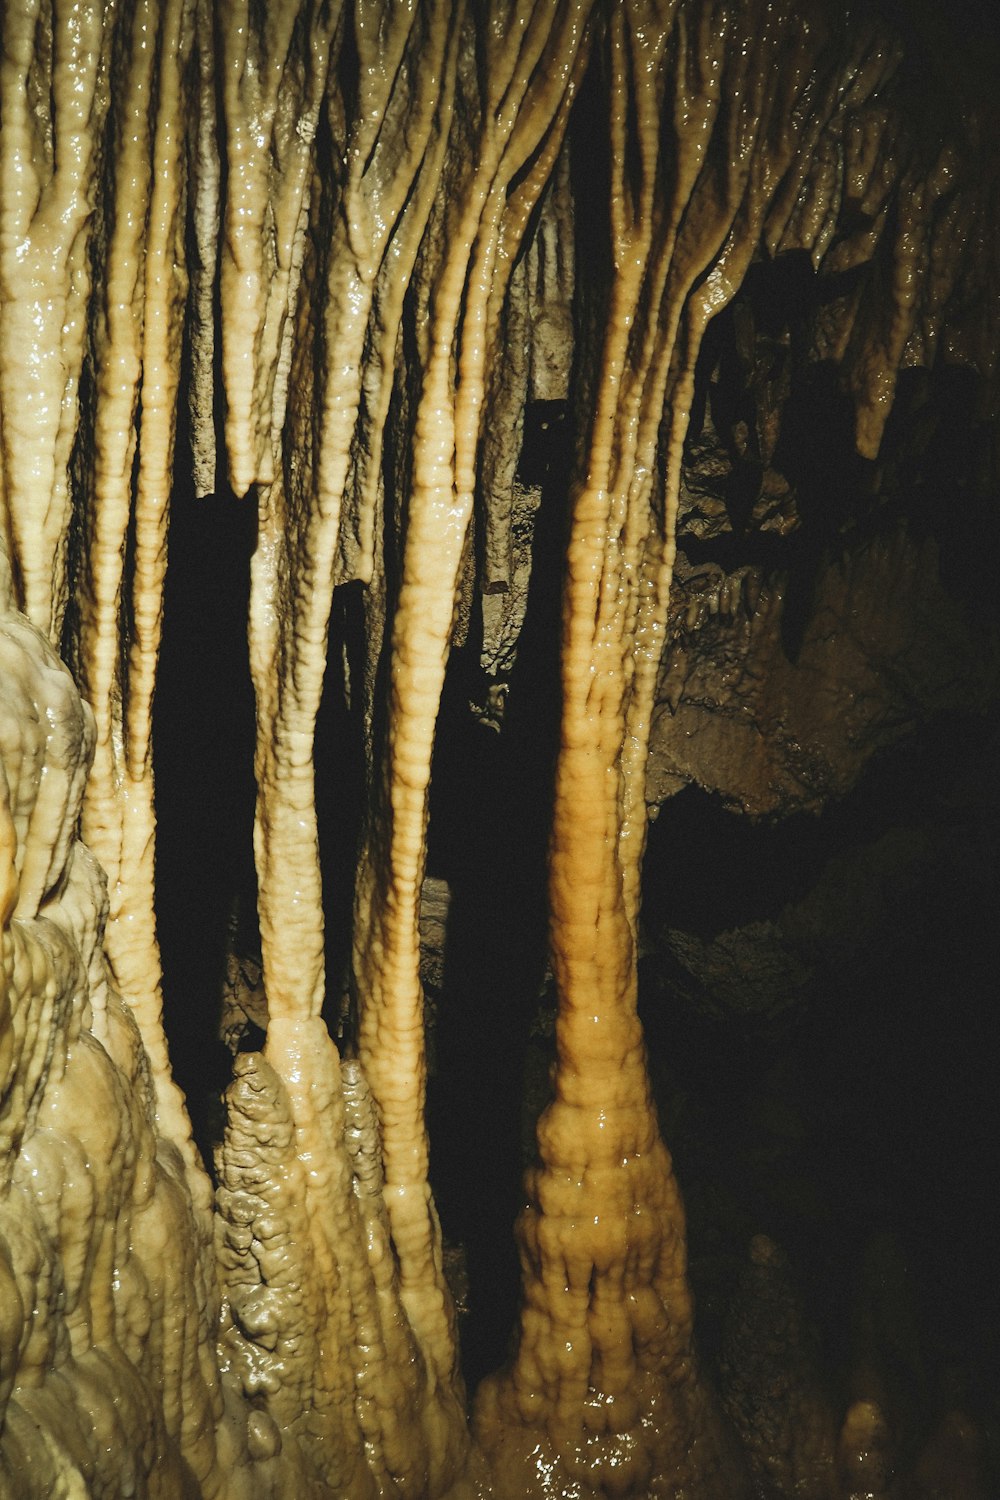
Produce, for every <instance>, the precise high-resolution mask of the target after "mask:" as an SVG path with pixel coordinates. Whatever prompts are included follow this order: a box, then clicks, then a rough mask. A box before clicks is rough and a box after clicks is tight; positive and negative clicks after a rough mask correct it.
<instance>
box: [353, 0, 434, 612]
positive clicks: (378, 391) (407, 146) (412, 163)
mask: <svg viewBox="0 0 1000 1500" xmlns="http://www.w3.org/2000/svg"><path fill="white" fill-rule="evenodd" d="M463 16H464V7H463V6H462V5H452V4H451V0H438V3H437V4H436V5H435V6H434V7H433V8H432V9H431V10H429V12H428V14H427V17H426V22H425V26H426V30H425V39H424V40H423V42H422V44H421V45H420V47H419V48H418V49H416V50H411V54H410V56H409V58H408V60H407V64H406V65H407V66H408V67H409V69H410V71H411V73H412V72H414V71H415V72H416V90H417V91H416V95H415V98H414V102H413V105H412V107H411V111H410V125H409V129H408V130H407V132H406V133H405V135H404V136H403V137H402V139H398V138H397V140H396V141H395V142H394V143H393V147H392V148H390V153H389V159H388V160H387V161H386V162H384V163H380V164H379V168H380V170H379V178H378V180H377V182H376V184H375V192H374V194H373V197H372V203H371V211H372V213H373V215H374V218H375V221H376V223H380V224H394V225H396V228H395V230H394V232H393V234H392V237H391V238H390V240H389V241H388V244H387V245H386V247H385V251H384V254H383V256H382V262H381V265H380V267H379V271H378V276H377V279H376V283H375V287H374V289H373V292H372V316H371V323H370V336H371V342H370V346H369V348H368V351H367V354H366V358H365V382H364V385H365V408H366V411H365V419H366V420H365V426H364V428H363V429H362V428H361V426H360V425H359V428H358V438H359V446H361V447H362V451H363V452H364V454H365V461H364V464H363V465H362V466H360V468H356V470H355V475H354V485H355V497H354V504H353V506H352V507H351V511H350V513H349V514H342V516H341V527H340V536H339V539H338V548H339V551H340V559H339V563H338V568H337V581H338V582H340V581H343V580H346V579H348V578H357V579H360V580H361V582H363V583H366V584H370V583H371V582H372V581H373V579H374V578H375V574H376V569H377V568H378V567H379V566H380V564H381V558H380V557H379V555H378V554H379V545H378V542H379V538H378V537H377V536H376V512H377V507H378V491H379V485H380V483H381V462H382V452H383V441H384V435H385V425H386V419H387V417H388V414H389V402H390V399H391V396H392V387H393V374H394V370H395V365H396V359H397V355H398V350H399V334H400V328H401V324H402V316H403V301H404V298H405V296H406V293H407V291H408V289H409V286H410V282H411V278H412V276H413V270H414V265H415V263H416V260H417V256H418V253H419V250H420V244H421V240H422V239H423V236H424V232H425V230H426V228H427V223H428V219H429V218H430V216H431V213H432V210H433V206H434V200H435V198H436V197H437V195H438V193H439V191H440V187H441V180H442V168H443V164H444V160H445V153H446V151H447V146H448V133H449V127H450V124H451V118H452V109H453V107H454V91H455V73H456V60H457V50H458V47H459V45H460V40H461V29H462V21H463ZM368 45H369V46H370V45H371V44H370V43H368ZM397 87H398V85H397ZM411 87H412V84H411Z"/></svg>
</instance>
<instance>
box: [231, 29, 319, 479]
mask: <svg viewBox="0 0 1000 1500" xmlns="http://www.w3.org/2000/svg"><path fill="white" fill-rule="evenodd" d="M339 18H340V6H339V5H338V4H333V5H329V6H317V5H314V4H312V3H311V0H278V3H275V4H271V5H268V6H266V7H265V8H264V10H263V13H262V19H261V23H260V28H261V29H260V30H259V31H258V21H257V18H256V17H255V16H253V15H252V14H251V7H250V5H249V4H248V3H247V0H226V3H225V4H224V5H223V6H222V7H221V10H220V15H219V18H218V27H219V33H220V38H221V41H220V54H221V55H220V58H219V65H218V76H219V79H220V83H221V93H222V102H223V115H224V120H225V148H226V157H227V164H228V174H227V187H226V202H225V209H224V223H223V239H222V247H221V257H220V287H221V299H222V306H223V309H224V311H223V317H222V378H223V384H224V388H225V395H226V417H225V431H226V450H227V454H228V458H229V472H230V480H231V483H232V487H233V489H234V490H235V492H236V494H238V495H243V494H245V493H246V491H247V490H248V489H249V488H250V486H251V485H252V484H254V483H265V484H266V483H269V482H270V481H271V480H272V479H273V478H274V477H275V459H276V452H275V442H274V439H275V435H276V434H277V433H280V429H281V424H282V415H283V413H282V410H281V407H282V405H283V396H284V390H285V385H284V382H283V381H282V379H281V378H280V367H281V359H280V355H281V351H282V349H283V347H284V345H285V335H286V327H287V321H288V318H289V315H290V312H291V309H292V307H293V306H294V301H295V295H296V291H297V286H298V269H299V265H300V259H299V256H298V254H297V249H298V246H297V241H298V239H299V235H300V233H301V231H302V228H303V212H304V209H305V208H306V205H307V201H308V190H309V183H310V177H311V173H312V169H313V162H314V157H315V151H314V141H315V135H316V128H317V123H318V120H319V113H320V109H321V107H322V102H323V97H324V93H325V90H326V82H327V76H328V72H329V66H330V56H331V44H332V42H333V38H334V34H335V32H336V28H337V25H338V21H339ZM206 31H207V28H206ZM297 35H298V41H297V43H296V36H297ZM303 39H304V40H303ZM295 45H297V46H298V47H299V48H301V55H298V54H295V55H293V51H292V49H293V46H295ZM276 395H277V397H278V409H276V408H275V405H274V402H275V397H276Z"/></svg>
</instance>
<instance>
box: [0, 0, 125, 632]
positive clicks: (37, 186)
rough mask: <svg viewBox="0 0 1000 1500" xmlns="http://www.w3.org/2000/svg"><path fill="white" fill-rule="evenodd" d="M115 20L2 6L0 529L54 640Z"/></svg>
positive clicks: (33, 614) (59, 7) (25, 599)
mask: <svg viewBox="0 0 1000 1500" xmlns="http://www.w3.org/2000/svg"><path fill="white" fill-rule="evenodd" d="M117 12H118V7H117V5H116V4H115V3H114V0H84V3H74V0H52V3H51V4H45V3H43V0H10V3H8V4H6V5H5V6H4V8H3V14H2V19H0V27H2V46H3V51H2V60H0V91H2V95H3V131H2V134H0V412H2V418H0V421H2V430H0V442H2V447H3V463H2V473H3V482H4V488H3V491H2V493H0V529H2V530H3V531H4V532H5V533H6V534H7V536H8V537H9V539H10V544H11V549H12V561H13V562H14V564H15V566H16V576H17V586H18V599H19V602H20V604H21V605H22V606H23V608H24V609H25V610H26V611H27V613H28V615H29V618H31V619H32V620H33V621H34V623H35V624H37V625H38V627H39V629H41V630H44V631H45V633H46V634H47V635H48V636H49V639H50V640H52V641H55V642H58V640H59V638H60V634H61V631H62V620H63V614H64V612H65V608H66V599H67V580H66V548H67V540H68V536H69V521H70V507H71V500H70V491H69V478H68V467H69V460H70V455H71V452H72V447H73V441H74V438H75V436H76V424H77V388H78V385H79V378H80V369H81V364H82V360H83V350H84V339H85V335H86V312H87V300H88V296H89V292H90V269H89V263H88V257H87V247H88V238H89V234H88V231H89V227H90V220H91V213H92V207H93V194H94V173H95V169H96V162H97V151H98V143H99V141H100V137H101V132H102V128H103V122H104V119H105V116H106V113H107V109H108V100H109V92H108V76H107V75H108V67H109V60H110V55H111V46H112V39H113V37H114V32H115V23H116V19H117ZM39 40H40V41H41V45H40V46H36V44H37V43H38V41H39Z"/></svg>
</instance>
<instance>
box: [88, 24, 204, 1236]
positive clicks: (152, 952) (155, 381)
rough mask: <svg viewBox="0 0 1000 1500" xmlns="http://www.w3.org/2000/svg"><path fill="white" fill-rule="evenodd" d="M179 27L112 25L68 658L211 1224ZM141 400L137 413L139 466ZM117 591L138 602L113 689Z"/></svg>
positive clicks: (146, 1035) (122, 982)
mask: <svg viewBox="0 0 1000 1500" xmlns="http://www.w3.org/2000/svg"><path fill="white" fill-rule="evenodd" d="M189 20H190V15H189V7H188V6H187V5H186V4H185V3H183V0H171V3H168V4H166V5H164V6H162V7H161V6H160V5H159V4H150V3H141V4H139V5H138V6H137V7H136V10H135V12H134V13H133V14H132V15H131V16H129V17H126V18H124V19H123V21H122V24H123V25H127V26H128V27H129V41H128V44H127V45H126V47H125V48H124V49H123V57H124V66H123V68H122V74H123V77H122V79H121V80H120V82H121V86H122V87H123V88H124V90H125V94H126V97H125V100H124V101H122V103H121V105H120V110H121V118H122V119H123V120H124V121H125V122H126V123H125V128H124V129H123V130H122V131H121V132H120V135H119V138H118V139H117V140H116V142H115V146H116V147H117V150H115V148H114V147H113V148H112V154H111V158H110V160H109V161H108V162H107V163H106V166H105V170H106V171H109V172H112V173H113V174H114V181H115V188H116V192H115V197H114V218H113V225H112V226H109V240H108V244H107V248H106V252H105V254H104V256H103V259H104V265H105V280H104V284H103V286H102V287H101V290H100V296H101V302H100V304H99V312H98V315H97V317H96V319H95V320H94V321H95V349H94V364H95V374H96V392H95V395H96V399H95V403H94V428H93V438H92V447H93V469H92V472H91V474H89V475H88V477H87V481H86V486H85V489H86V490H87V491H89V493H87V494H86V498H85V500H84V503H85V505H86V506H87V516H88V525H87V527H86V556H85V561H84V562H83V565H82V575H81V577H80V579H79V583H78V589H77V599H78V607H79V616H78V620H77V621H76V623H75V639H74V641H73V643H72V648H71V649H72V655H73V657H74V660H75V663H76V667H77V672H78V676H79V680H80V685H81V689H82V691H83V692H84V693H85V695H86V697H87V699H88V701H89V702H90V703H91V704H92V705H93V707H94V712H95V717H96V721H97V746H96V753H95V760H94V765H93V768H92V774H91V779H90V782H89V784H88V791H87V797H86V800H85V804H84V816H83V828H84V834H85V837H86V839H87V841H88V843H89V845H90V847H91V848H92V849H93V850H94V852H95V853H96V854H97V856H98V858H99V859H100V860H101V863H102V865H103V866H104V868H105V870H106V871H107V873H108V878H109V884H110V901H111V914H110V922H109V926H108V930H107V934H106V939H105V946H106V953H107V956H108V958H109V960H110V963H111V965H112V969H113V972H114V975H115V980H116V983H117V985H118V987H119V989H120V990H121V992H122V993H123V994H124V995H125V996H126V997H127V998H128V1000H129V1002H130V1004H131V1005H132V1006H133V1008H134V1010H135V1012H136V1016H137V1019H138V1021H139V1025H140V1029H141V1031H142V1034H143V1039H144V1042H145V1044H146V1047H147V1049H148V1052H149V1055H150V1058H151V1060H152V1062H153V1066H154V1072H155V1075H156V1079H157V1090H158V1097H159V1108H160V1122H161V1126H162V1128H163V1130H164V1133H165V1134H166V1135H167V1136H168V1137H169V1138H170V1139H171V1140H173V1141H175V1142H176V1143H177V1144H178V1145H179V1146H180V1148H181V1150H182V1151H183V1152H184V1155H185V1158H186V1161H187V1165H188V1168H189V1172H190V1175H191V1182H192V1187H193V1189H194V1191H195V1193H196V1195H197V1198H198V1202H199V1205H200V1207H201V1210H202V1211H203V1212H207V1208H208V1201H209V1192H208V1185H207V1182H206V1180H205V1178H204V1174H203V1172H202V1171H201V1169H200V1166H199V1165H198V1163H197V1160H196V1157H195V1153H194V1150H193V1147H192V1146H191V1143H190V1127H189V1124H188V1121H187V1116H186V1112H185V1109H184V1104H183V1099H182V1098H181V1095H180V1093H179V1091H178V1089H177V1088H176V1085H175V1084H174V1083H173V1080H172V1078H171V1075H170V1068H169V1062H168V1059H167V1053H166V1043H165V1039H164V1035H163V1029H162V1023H161V995H160V961H159V952H158V948H157V944H156V936H155V918H154V913H153V842H154V824H155V818H154V812H153V788H152V762H151V751H150V743H149V725H150V710H151V704H152V696H153V689H154V683H155V668H156V660H157V656H158V652H159V618H160V609H161V599H162V583H163V570H164V566H165V558H166V520H167V507H168V500H169V495H170V490H171V487H172V483H173V474H172V460H173V435H174V408H175V402H176V384H177V371H178V368H179V360H180V348H179V346H180V336H181V326H182V309H183V301H184V296H185V293H186V281H185V277H184V273H183V255H182V254H180V253H179V252H180V249H181V248H182V239H183V232H182V225H181V215H180V204H181V197H182V172H181V168H182V158H183V144H184V143H183V111H182V109H181V103H182V100H181V77H182V73H183V68H184V63H185V58H186V54H187V50H188V46H189V37H188V35H187V29H188V22H189ZM154 79H156V80H157V87H156V90H155V99H156V104H155V109H154V107H153V105H154V91H153V81H154ZM140 388H141V393H142V408H143V415H142V432H141V437H140V439H139V454H138V462H137V463H136V462H135V460H136V415H137V409H138V402H139V392H140ZM133 472H134V473H135V476H136V477H135V479H134V478H133ZM133 485H134V487H135V490H134V494H133ZM133 519H134V524H135V538H136V548H135V567H134V571H133V574H132V577H131V578H130V579H129V580H128V582H127V585H126V582H125V580H124V576H123V570H124V554H125V547H126V534H127V531H128V528H129V525H130V522H131V521H132V520H133ZM126 586H127V587H129V588H130V590H131V596H132V597H131V609H130V615H131V627H130V632H129V638H128V644H127V655H128V665H127V668H126V671H125V674H124V677H123V674H122V655H123V650H122V644H123V643H122V629H123V627H122V611H123V592H124V589H125V587H126ZM206 1222H207V1221H206Z"/></svg>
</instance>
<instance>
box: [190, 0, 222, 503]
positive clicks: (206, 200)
mask: <svg viewBox="0 0 1000 1500" xmlns="http://www.w3.org/2000/svg"><path fill="white" fill-rule="evenodd" d="M215 11H216V6H215V3H214V0H195V27H196V40H195V56H196V60H197V70H198V72H197V83H196V88H195V98H194V99H193V100H191V102H190V104H189V108H191V109H192V110H194V111H195V114H196V119H195V123H194V126H193V131H192V135H193V145H192V159H193V164H194V170H193V181H191V182H190V184H189V188H188V191H189V193H190V194H191V230H192V234H191V239H192V249H191V254H190V265H189V268H188V271H189V275H190V279H191V292H190V298H189V304H188V305H189V314H188V326H189V330H190V340H191V355H190V389H189V391H188V417H189V421H190V426H191V454H192V463H193V469H194V475H193V477H194V491H195V495H196V496H197V497H198V498H199V499H202V498H203V497H204V496H205V495H211V494H213V493H214V491H215V486H216V469H217V461H218V454H217V451H216V417H215V398H216V381H215V344H216V340H215V295H216V285H217V273H218V261H219V213H220V202H221V181H220V178H221V171H220V162H219V128H218V121H217V119H216V107H215V86H216V79H215V66H216V58H215Z"/></svg>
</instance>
